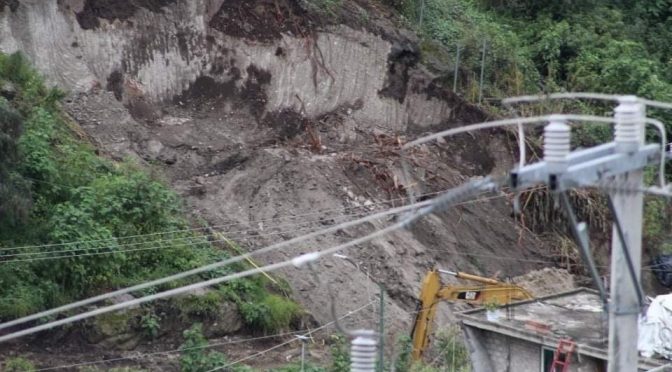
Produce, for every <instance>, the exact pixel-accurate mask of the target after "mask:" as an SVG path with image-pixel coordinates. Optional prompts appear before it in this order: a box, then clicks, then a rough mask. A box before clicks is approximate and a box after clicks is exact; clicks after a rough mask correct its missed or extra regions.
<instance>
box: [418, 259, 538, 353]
mask: <svg viewBox="0 0 672 372" xmlns="http://www.w3.org/2000/svg"><path fill="white" fill-rule="evenodd" d="M441 274H447V275H451V276H454V277H456V278H459V279H464V280H469V281H473V282H476V283H479V284H475V285H443V284H442V283H441ZM532 298H533V297H532V295H531V294H530V293H529V292H528V291H526V290H525V289H524V288H522V287H519V286H517V285H514V284H510V283H504V282H500V281H498V280H495V279H491V278H484V277H481V276H478V275H472V274H467V273H462V272H453V271H448V270H439V269H435V270H432V271H430V272H428V273H427V275H425V278H424V279H423V280H422V286H421V289H420V298H419V302H418V311H417V315H416V318H415V323H414V324H413V330H412V331H411V339H412V343H413V353H412V356H413V360H420V358H422V354H423V352H424V351H425V349H426V348H427V346H429V336H430V334H431V326H432V322H433V321H434V316H435V315H436V305H437V304H438V303H439V302H440V301H454V302H465V303H468V304H471V305H474V306H482V305H484V304H486V303H497V304H499V305H507V304H510V303H512V302H516V301H523V300H529V299H532Z"/></svg>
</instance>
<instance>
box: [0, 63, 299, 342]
mask: <svg viewBox="0 0 672 372" xmlns="http://www.w3.org/2000/svg"><path fill="white" fill-rule="evenodd" d="M0 90H1V91H2V95H0V128H1V129H2V131H1V133H0V156H1V158H0V159H1V160H0V205H1V206H2V208H0V260H2V261H11V262H5V263H3V264H2V265H0V320H2V319H9V318H15V317H20V316H25V315H28V314H30V313H33V312H36V311H39V310H43V309H46V308H50V307H54V306H58V305H60V304H63V303H65V302H69V301H72V300H73V299H77V298H81V297H83V296H89V295H93V294H96V293H100V292H105V291H109V290H111V289H115V288H119V287H123V286H127V285H131V284H135V283H138V282H141V281H145V280H148V279H152V278H157V277H162V276H165V275H168V274H172V273H175V272H178V271H183V270H188V269H191V268H194V267H197V266H201V265H205V264H208V263H211V262H214V261H216V260H221V259H224V258H226V257H228V254H227V252H226V251H224V250H221V249H217V248H215V247H213V246H212V245H211V244H210V243H209V242H208V239H207V237H206V236H203V235H200V234H199V233H196V232H192V231H188V229H189V228H190V225H189V223H188V221H187V220H186V219H185V218H184V217H183V211H182V209H181V203H180V200H179V198H178V196H177V195H176V194H175V193H173V192H172V191H170V189H169V188H168V187H166V186H165V184H164V182H163V181H162V180H161V179H160V178H159V177H158V176H157V175H156V174H152V173H148V172H147V171H146V170H145V169H143V168H142V167H141V166H140V165H138V164H135V163H134V162H132V161H131V160H127V161H125V162H122V163H116V162H113V161H111V160H108V159H106V158H103V157H101V156H99V155H98V154H97V152H96V150H95V149H94V147H93V146H92V145H91V144H89V143H88V142H86V141H85V138H86V136H85V135H83V134H82V132H81V129H79V128H78V127H77V126H76V125H75V124H74V123H72V122H70V121H69V120H68V119H67V118H66V117H65V116H64V115H63V114H62V113H61V111H60V109H59V100H60V99H61V97H62V96H63V94H62V93H61V92H59V91H58V90H56V89H49V88H47V87H46V86H45V85H44V83H43V80H42V78H41V77H40V76H39V74H37V73H36V72H35V71H34V70H33V69H32V68H30V67H29V66H28V64H27V63H26V61H25V60H24V59H23V58H22V57H21V55H19V54H13V55H2V54H0ZM165 232H170V233H165ZM119 237H121V238H119ZM72 242H74V243H72ZM17 246H20V247H22V248H20V249H14V248H10V247H17ZM241 268H242V266H240V265H239V266H232V267H226V268H222V269H218V270H213V271H211V272H208V273H205V274H202V275H201V278H203V279H210V278H213V277H216V276H222V275H226V274H228V273H230V272H232V271H237V270H240V269H241ZM196 279H198V278H196ZM192 280H193V279H192ZM185 283H186V282H185V281H182V282H178V283H172V284H171V285H172V286H177V285H181V284H185ZM283 289H284V288H273V286H272V285H271V284H270V283H269V281H268V280H267V279H265V278H264V277H259V278H251V279H242V280H238V281H237V282H235V283H233V284H232V285H225V286H221V287H220V288H219V290H218V291H211V292H208V293H207V294H205V295H203V296H190V297H187V298H186V299H183V300H181V303H180V304H178V307H181V309H182V310H183V312H184V313H185V314H186V315H187V316H194V317H206V316H211V315H215V314H217V312H218V307H219V303H220V302H221V301H223V300H224V299H231V298H236V299H237V300H238V301H237V303H238V304H239V305H241V306H242V304H243V303H245V304H248V303H249V305H247V306H248V307H256V309H257V313H259V314H261V315H257V316H256V317H253V316H249V315H250V314H248V316H246V319H250V321H249V322H248V325H249V326H250V327H256V326H258V327H260V328H261V329H263V330H264V331H266V330H269V331H270V330H276V329H279V328H285V327H287V326H288V325H289V323H290V322H291V321H292V319H293V317H294V316H296V315H297V314H299V310H300V309H299V308H298V306H297V305H296V304H295V303H293V302H291V301H290V300H288V299H286V298H284V297H280V296H277V295H272V294H270V292H269V290H272V291H274V292H278V293H283V292H282V291H283ZM156 290H157V289H152V290H148V291H144V292H143V293H141V294H147V293H151V292H152V291H156ZM180 305H182V306H180ZM260 309H261V310H260ZM244 310H247V312H249V313H252V310H250V309H247V308H245V309H244ZM159 320H160V319H159V318H158V317H157V316H156V315H153V314H151V313H150V314H148V315H146V316H144V317H142V319H141V321H140V327H141V328H142V329H143V330H144V331H145V332H146V333H147V335H148V336H150V337H155V336H156V335H157V334H158V331H159V329H160V322H159Z"/></svg>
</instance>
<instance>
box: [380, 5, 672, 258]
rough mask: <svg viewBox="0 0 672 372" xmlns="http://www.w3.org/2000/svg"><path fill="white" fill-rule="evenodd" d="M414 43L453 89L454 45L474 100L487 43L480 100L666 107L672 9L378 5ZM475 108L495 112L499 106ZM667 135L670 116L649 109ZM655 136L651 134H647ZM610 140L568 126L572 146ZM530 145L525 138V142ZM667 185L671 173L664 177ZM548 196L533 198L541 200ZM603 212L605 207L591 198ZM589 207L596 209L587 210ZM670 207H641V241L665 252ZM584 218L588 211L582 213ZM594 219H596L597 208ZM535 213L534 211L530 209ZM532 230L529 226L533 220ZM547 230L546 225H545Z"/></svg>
mask: <svg viewBox="0 0 672 372" xmlns="http://www.w3.org/2000/svg"><path fill="white" fill-rule="evenodd" d="M386 2H387V3H388V4H390V5H392V6H393V7H395V8H396V9H398V10H399V11H400V12H401V13H402V14H403V15H404V16H405V18H406V19H408V20H409V21H410V24H411V25H412V27H414V28H415V29H416V31H418V33H419V34H420V35H421V37H422V43H421V51H422V59H423V60H424V61H425V62H426V63H427V64H428V65H429V66H431V67H433V68H434V70H435V71H436V72H437V73H439V74H441V75H442V77H443V80H444V81H445V83H446V85H448V86H452V81H453V74H454V73H453V71H454V67H455V64H456V54H457V48H458V46H459V47H460V49H461V55H460V60H459V75H458V78H459V79H458V87H457V91H458V92H459V93H460V94H462V95H463V96H464V97H465V98H466V99H468V100H471V101H472V102H475V101H477V99H478V85H479V79H480V72H481V58H482V55H481V51H482V48H483V43H484V42H485V43H487V53H486V62H485V71H484V96H485V97H492V98H496V99H498V98H504V97H507V96H512V95H520V94H538V93H542V92H559V91H560V92H561V91H591V92H600V93H617V94H635V95H638V96H640V97H645V98H649V99H655V100H661V101H668V102H670V101H672V64H671V63H670V61H672V46H670V44H669V42H668V40H669V36H671V34H672V28H671V27H670V26H672V8H671V7H670V4H669V2H667V1H659V0H637V1H635V0H619V1H606V0H597V1H589V0H572V1H560V2H558V1H556V2H540V1H533V0H386ZM488 102H489V101H487V100H486V101H484V102H483V105H484V106H486V107H487V108H488V110H490V111H492V112H495V113H497V112H499V113H501V114H503V115H508V113H506V112H504V111H502V109H501V108H500V107H498V106H494V105H493V106H490V105H489V103H488ZM517 107H518V108H519V109H520V110H521V111H522V113H523V114H538V113H540V112H548V111H549V109H553V110H562V111H564V112H582V113H591V114H599V115H603V114H607V115H610V111H611V109H612V106H611V104H604V103H598V102H590V101H581V102H570V101H563V102H553V103H545V104H540V105H521V106H517ZM650 114H651V115H653V116H656V117H658V118H661V119H663V120H664V122H665V123H666V126H667V129H668V131H670V130H671V129H672V112H665V111H661V110H655V109H651V110H650ZM647 135H648V136H649V138H650V139H651V140H658V138H659V137H658V134H657V133H655V132H653V131H652V132H650V133H647ZM611 137H612V133H611V128H609V127H606V126H597V125H595V126H590V125H588V126H582V127H580V128H577V129H575V135H574V137H573V142H574V145H576V146H591V145H594V144H596V143H599V142H602V141H604V140H606V139H610V138H611ZM536 142H538V141H536V139H532V140H531V142H530V143H531V144H532V145H533V147H534V144H535V143H536ZM666 176H667V177H668V179H671V178H672V177H671V174H670V173H668V174H667V175H666ZM544 199H546V197H543V198H540V201H543V200H544ZM590 204H592V205H593V207H594V206H596V205H597V206H600V209H604V204H603V203H597V202H596V200H591V203H590ZM593 209H595V208H593ZM668 209H669V206H668V203H665V202H662V201H652V200H650V201H647V206H646V221H647V227H646V229H647V231H646V232H645V236H646V240H647V244H648V245H650V246H651V247H652V248H654V250H655V249H658V250H660V251H665V250H667V248H666V247H668V246H670V244H669V241H670V240H671V239H670V238H672V234H671V231H672V229H670V221H669V219H667V218H663V215H664V214H665V213H664V212H666V211H667V210H668ZM589 212H590V211H589ZM599 213H600V214H604V213H603V212H601V211H599ZM537 214H539V213H537ZM532 223H533V224H534V221H532ZM546 225H548V224H546Z"/></svg>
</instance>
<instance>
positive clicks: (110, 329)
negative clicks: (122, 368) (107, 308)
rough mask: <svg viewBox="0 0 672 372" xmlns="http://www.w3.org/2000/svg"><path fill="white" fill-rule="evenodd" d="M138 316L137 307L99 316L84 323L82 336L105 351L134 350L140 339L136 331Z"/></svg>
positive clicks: (140, 312) (139, 312)
mask: <svg viewBox="0 0 672 372" xmlns="http://www.w3.org/2000/svg"><path fill="white" fill-rule="evenodd" d="M140 315H142V309H140V308H139V307H137V308H133V309H126V310H124V311H119V312H114V313H109V314H103V315H100V316H98V317H95V318H93V319H90V320H89V321H87V322H86V324H85V326H84V330H83V336H84V338H85V339H86V340H87V341H88V342H90V343H92V344H98V345H100V346H102V347H104V348H106V349H121V350H131V349H134V348H135V347H136V346H137V345H138V343H139V342H140V340H141V339H142V334H141V333H140V332H139V331H138V330H137V329H138V319H139V317H140Z"/></svg>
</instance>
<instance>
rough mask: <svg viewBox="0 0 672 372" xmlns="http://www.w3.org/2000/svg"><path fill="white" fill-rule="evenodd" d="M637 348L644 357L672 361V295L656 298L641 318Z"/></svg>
mask: <svg viewBox="0 0 672 372" xmlns="http://www.w3.org/2000/svg"><path fill="white" fill-rule="evenodd" d="M637 348H638V349H639V352H640V354H641V355H642V356H644V357H647V358H650V357H652V356H654V355H655V354H657V355H658V356H661V357H663V358H665V359H671V360H672V294H668V295H663V296H658V297H656V298H655V299H654V300H653V302H651V305H650V306H649V309H648V310H647V311H646V316H644V317H640V319H639V340H638V342H637Z"/></svg>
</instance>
